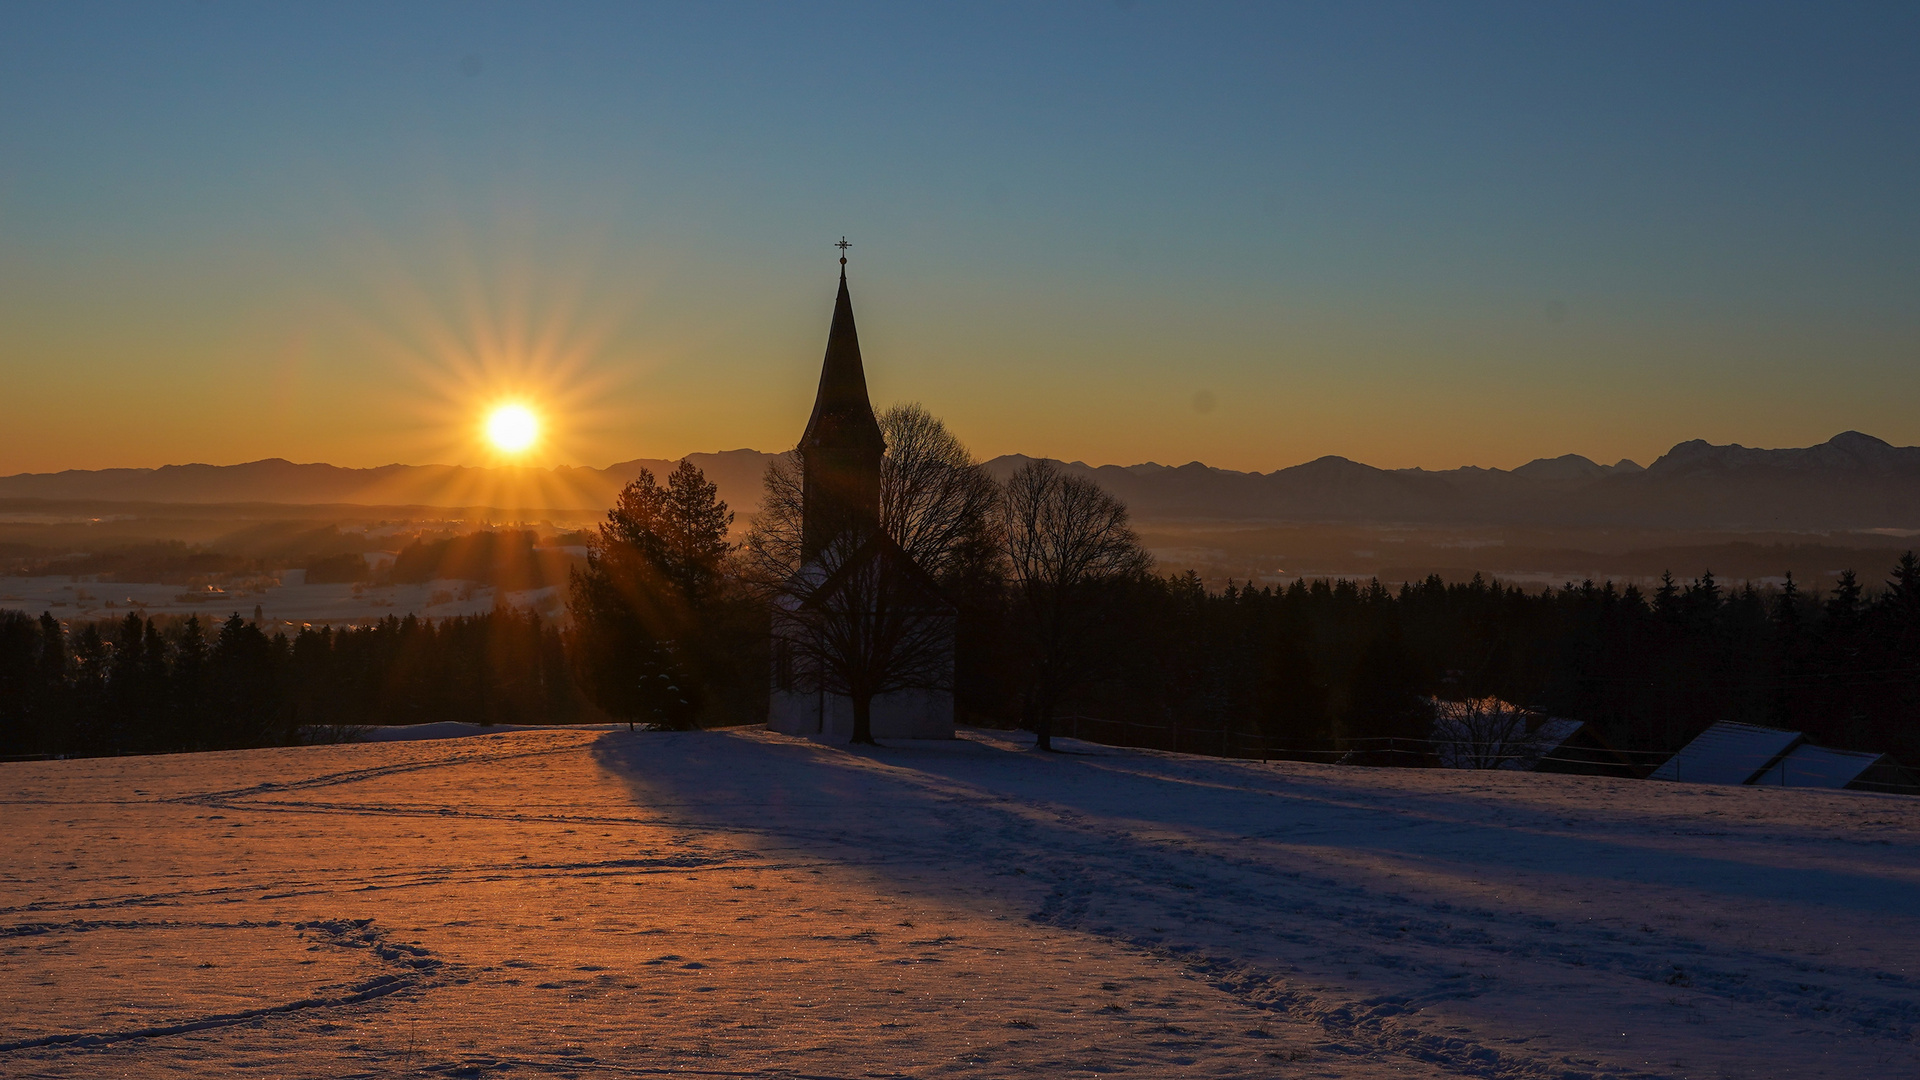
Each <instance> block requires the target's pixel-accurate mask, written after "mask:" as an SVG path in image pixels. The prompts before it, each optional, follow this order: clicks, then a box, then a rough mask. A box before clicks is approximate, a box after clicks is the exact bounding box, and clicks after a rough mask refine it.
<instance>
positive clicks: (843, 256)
mask: <svg viewBox="0 0 1920 1080" xmlns="http://www.w3.org/2000/svg"><path fill="white" fill-rule="evenodd" d="M833 246H834V247H837V248H839V249H840V265H841V266H845V265H847V249H848V248H850V247H852V246H853V245H852V244H849V243H847V238H846V237H844V236H843V237H841V238H840V242H839V243H837V244H835V245H833Z"/></svg>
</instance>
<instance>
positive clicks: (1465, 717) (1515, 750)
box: [1433, 697, 1541, 769]
mask: <svg viewBox="0 0 1920 1080" xmlns="http://www.w3.org/2000/svg"><path fill="white" fill-rule="evenodd" d="M1533 715H1534V714H1532V713H1530V712H1528V711H1527V710H1525V709H1522V708H1521V707H1519V706H1518V705H1513V704H1510V703H1508V702H1505V701H1501V700H1500V699H1499V698H1494V697H1484V698H1469V699H1468V700H1466V701H1441V700H1439V699H1433V739H1434V743H1435V748H1436V749H1437V750H1438V751H1439V755H1440V763H1441V764H1442V765H1445V766H1446V767H1448V768H1451V769H1497V768H1499V767H1500V766H1501V765H1503V764H1505V763H1506V762H1509V761H1514V760H1517V759H1520V758H1524V757H1527V756H1529V755H1532V756H1536V757H1537V756H1538V755H1539V753H1540V749H1541V748H1540V747H1538V746H1536V745H1535V742H1536V740H1535V738H1534V736H1533V734H1532V733H1531V732H1529V730H1528V724H1529V721H1531V720H1532V719H1533Z"/></svg>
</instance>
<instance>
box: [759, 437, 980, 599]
mask: <svg viewBox="0 0 1920 1080" xmlns="http://www.w3.org/2000/svg"><path fill="white" fill-rule="evenodd" d="M878 419H879V422H880V432H881V434H882V435H884V436H885V437H886V440H887V454H886V457H885V458H884V459H882V461H881V464H880V526H881V528H882V529H884V530H885V531H886V533H887V535H888V536H891V537H892V538H893V540H894V542H895V543H897V544H899V545H900V548H901V549H902V550H904V551H905V552H906V553H907V554H908V555H909V556H911V557H912V559H913V561H914V562H915V563H917V564H918V565H919V566H920V568H921V569H923V570H925V571H926V572H927V573H928V574H930V575H932V576H933V577H934V579H935V580H942V581H944V580H946V579H948V578H950V577H952V576H954V575H955V574H960V573H965V572H966V571H967V570H968V569H969V567H970V566H972V565H975V564H977V563H979V562H980V561H982V560H991V559H992V558H994V557H995V555H996V552H995V548H996V546H997V542H996V539H997V538H996V537H995V536H994V534H993V526H994V523H995V513H994V510H995V503H996V501H997V500H998V498H999V488H998V487H997V486H996V485H995V484H994V482H993V478H992V477H990V476H988V475H987V473H986V470H985V469H983V468H981V466H980V464H979V463H978V462H976V461H974V459H973V455H972V454H971V453H969V452H968V451H967V448H966V445H965V444H963V443H962V442H961V441H960V440H959V439H957V438H955V437H954V435H953V433H952V432H950V431H948V430H947V427H946V425H945V424H942V423H941V422H940V420H939V418H937V417H935V416H934V415H933V414H932V413H929V412H928V411H927V410H926V409H925V408H923V407H922V406H921V405H920V404H919V403H917V402H909V403H906V404H901V405H895V406H893V407H892V408H890V409H888V410H887V411H885V412H883V413H881V414H880V416H879V418H878ZM800 478H801V471H800V455H799V453H798V452H797V451H788V452H787V453H784V454H781V455H780V456H779V457H777V458H775V459H774V460H773V461H771V462H769V463H768V465H767V473H766V478H765V482H764V483H765V490H764V494H763V496H762V498H761V502H760V512H759V514H758V515H756V516H755V518H754V522H753V529H752V530H751V531H750V532H749V533H748V535H747V540H746V545H745V549H744V552H743V554H744V557H745V559H746V562H747V572H748V573H749V575H750V576H751V577H752V578H753V579H754V580H756V581H757V582H759V583H761V585H762V587H764V588H767V589H769V590H777V589H778V588H779V586H780V583H781V582H784V581H785V580H786V579H787V578H789V577H791V576H792V575H793V574H794V573H795V572H797V571H798V570H799V569H800V523H801V516H802V512H803V510H804V503H803V500H802V490H801V482H800Z"/></svg>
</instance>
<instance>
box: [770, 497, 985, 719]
mask: <svg viewBox="0 0 1920 1080" xmlns="http://www.w3.org/2000/svg"><path fill="white" fill-rule="evenodd" d="M773 633H774V639H775V642H774V647H775V649H776V650H780V651H783V652H784V654H785V657H784V660H783V662H784V663H787V664H789V665H791V668H792V670H793V673H794V677H795V681H796V682H797V683H798V684H799V685H800V686H801V687H802V688H803V689H806V690H809V691H814V692H818V691H824V692H826V693H829V694H835V695H840V696H844V697H846V698H847V699H848V700H849V701H851V702H852V705H853V739H852V741H853V742H855V743H865V744H868V745H872V744H873V742H874V738H873V699H874V698H876V697H879V696H880V695H882V694H889V693H894V692H896V691H902V690H943V689H948V688H949V687H950V682H951V680H952V676H953V609H952V607H951V606H950V605H948V604H947V603H946V601H945V600H943V599H942V598H941V597H940V593H939V590H938V589H937V588H936V587H935V585H934V583H933V580H932V578H930V577H928V576H927V575H926V573H925V572H923V571H921V570H920V569H919V568H918V567H916V566H914V565H913V563H912V562H911V561H910V560H908V559H907V558H906V557H905V556H904V554H903V553H902V552H901V549H900V548H899V547H898V546H897V545H895V544H893V543H892V541H891V540H890V539H889V538H888V537H887V536H886V535H885V534H884V533H882V534H877V535H873V536H869V537H866V538H865V539H864V540H861V539H858V538H855V537H853V536H851V535H843V536H841V537H840V538H839V539H838V540H836V541H834V542H833V543H832V544H829V545H828V547H827V549H826V550H825V551H823V552H822V553H821V555H820V558H819V560H818V561H816V562H814V563H813V564H811V565H809V566H807V567H806V568H804V569H802V570H801V571H800V572H798V573H796V574H794V575H793V576H791V577H789V578H788V579H787V580H786V582H785V584H784V585H783V586H782V589H781V592H780V595H779V596H778V597H777V598H776V600H775V604H774V619H773Z"/></svg>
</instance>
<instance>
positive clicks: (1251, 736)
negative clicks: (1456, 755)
mask: <svg viewBox="0 0 1920 1080" xmlns="http://www.w3.org/2000/svg"><path fill="white" fill-rule="evenodd" d="M1054 733H1055V734H1056V735H1064V736H1066V737H1068V738H1073V739H1081V740H1084V741H1086V742H1093V743H1101V744H1103V745H1106V746H1132V747H1140V748H1143V749H1149V750H1170V751H1173V752H1176V753H1187V754H1204V755H1207V756H1209V757H1226V758H1240V759H1246V760H1259V761H1313V762H1321V763H1323V764H1330V765H1375V766H1386V767H1398V768H1439V767H1440V753H1439V748H1440V747H1442V746H1455V745H1458V740H1441V739H1410V738H1397V737H1387V736H1379V737H1372V736H1369V737H1361V738H1350V739H1340V740H1338V742H1337V744H1336V745H1331V746H1283V745H1276V744H1275V743H1274V741H1273V739H1272V738H1271V737H1269V736H1267V735H1265V734H1264V733H1260V732H1257V731H1246V730H1242V729H1239V728H1236V727H1234V726H1232V725H1227V726H1223V727H1215V728H1204V727H1190V726H1186V725H1182V724H1177V723H1173V724H1149V723H1141V722H1138V721H1133V720H1112V719H1108V718H1105V717H1098V716H1085V715H1079V714H1072V715H1067V716H1057V717H1055V718H1054ZM1673 756H1674V752H1673V751H1670V750H1619V749H1614V748H1611V747H1609V748H1607V749H1606V750H1603V751H1601V750H1586V749H1582V748H1577V747H1575V748H1568V747H1560V748H1555V750H1552V751H1549V752H1547V753H1544V754H1537V755H1536V754H1533V753H1530V752H1527V751H1525V750H1524V748H1517V750H1516V752H1515V753H1513V754H1512V755H1511V756H1510V757H1509V758H1508V760H1510V761H1515V760H1525V761H1528V762H1530V763H1532V764H1531V765H1530V767H1531V768H1536V769H1537V768H1538V767H1539V766H1540V765H1543V764H1545V765H1557V766H1565V768H1561V769H1549V770H1545V771H1559V772H1571V771H1574V770H1575V769H1578V770H1582V771H1589V772H1607V771H1609V770H1608V768H1607V767H1608V766H1609V765H1612V764H1614V763H1615V762H1616V761H1617V762H1618V763H1620V764H1622V765H1624V767H1625V769H1626V770H1629V771H1628V772H1626V773H1624V774H1622V773H1619V772H1615V773H1614V774H1615V775H1631V776H1634V777H1644V776H1646V775H1647V774H1649V773H1651V772H1653V770H1654V769H1656V768H1658V767H1659V766H1660V765H1661V764H1662V763H1664V762H1666V761H1667V760H1668V759H1670V758H1672V757H1673ZM1609 759H1613V760H1609ZM1757 767H1758V766H1756V768H1757ZM1850 787H1852V788H1853V789H1855V790H1863V791H1880V792H1887V793H1891V794H1902V795H1915V794H1920V787H1916V786H1914V785H1912V784H1906V783H1882V782H1879V781H1871V780H1865V779H1860V780H1856V781H1854V782H1853V783H1852V784H1851V785H1850Z"/></svg>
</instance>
